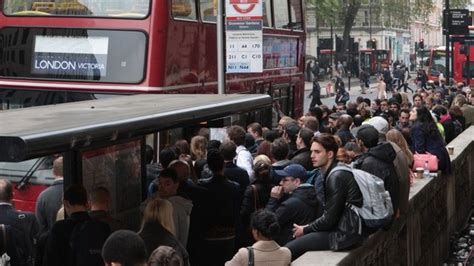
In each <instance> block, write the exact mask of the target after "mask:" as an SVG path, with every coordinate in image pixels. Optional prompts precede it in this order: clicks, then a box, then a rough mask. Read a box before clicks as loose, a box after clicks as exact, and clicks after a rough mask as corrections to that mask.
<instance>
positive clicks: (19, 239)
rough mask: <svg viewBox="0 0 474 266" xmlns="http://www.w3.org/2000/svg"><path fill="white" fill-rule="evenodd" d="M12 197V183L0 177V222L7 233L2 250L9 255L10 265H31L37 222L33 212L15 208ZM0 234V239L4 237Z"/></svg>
mask: <svg viewBox="0 0 474 266" xmlns="http://www.w3.org/2000/svg"><path fill="white" fill-rule="evenodd" d="M12 199H13V186H12V184H11V183H10V181H8V180H7V179H0V224H2V225H4V226H5V230H4V233H5V234H9V235H8V236H7V238H6V247H3V248H4V251H5V252H6V253H7V255H8V256H9V257H10V263H11V265H31V264H32V263H33V262H34V249H33V245H34V241H35V237H36V234H37V233H38V223H37V221H36V218H35V216H34V214H33V213H29V212H22V211H17V210H15V209H14V208H13V206H12ZM7 227H9V229H7ZM0 235H1V236H2V238H0V239H3V237H5V236H3V234H2V233H1V232H0ZM1 245H2V246H3V242H2V244H1ZM2 254H3V253H2ZM2 254H0V256H1V255H2ZM8 265H9V264H8Z"/></svg>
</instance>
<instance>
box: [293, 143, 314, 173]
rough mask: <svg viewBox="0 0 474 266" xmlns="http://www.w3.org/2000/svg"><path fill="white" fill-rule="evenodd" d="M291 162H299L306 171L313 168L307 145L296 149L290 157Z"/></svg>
mask: <svg viewBox="0 0 474 266" xmlns="http://www.w3.org/2000/svg"><path fill="white" fill-rule="evenodd" d="M291 162H293V163H297V164H300V165H301V166H303V167H304V168H305V169H306V170H308V171H311V170H313V168H314V167H313V163H312V162H311V151H310V150H309V148H308V147H304V148H302V149H299V150H297V151H296V152H295V154H294V155H293V158H291Z"/></svg>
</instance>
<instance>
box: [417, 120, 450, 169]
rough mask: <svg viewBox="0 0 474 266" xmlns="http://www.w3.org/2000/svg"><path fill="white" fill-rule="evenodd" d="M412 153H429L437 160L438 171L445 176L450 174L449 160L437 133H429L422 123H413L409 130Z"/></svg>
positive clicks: (441, 139)
mask: <svg viewBox="0 0 474 266" xmlns="http://www.w3.org/2000/svg"><path fill="white" fill-rule="evenodd" d="M410 132H411V142H412V146H413V152H415V153H426V152H429V153H431V154H433V155H436V157H437V158H438V160H439V161H438V169H439V170H441V171H443V173H445V174H450V173H451V160H450V158H449V154H448V151H447V150H446V146H445V144H444V141H443V138H442V137H441V134H439V132H433V133H430V132H429V131H428V129H427V127H426V126H425V125H424V124H422V123H415V124H413V126H412V128H411V131H410Z"/></svg>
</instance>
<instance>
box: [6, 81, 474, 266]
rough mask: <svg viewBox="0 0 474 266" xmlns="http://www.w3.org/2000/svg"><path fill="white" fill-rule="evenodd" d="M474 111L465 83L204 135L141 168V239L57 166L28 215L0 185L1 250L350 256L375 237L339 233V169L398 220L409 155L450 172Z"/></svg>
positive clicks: (280, 258)
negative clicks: (342, 252)
mask: <svg viewBox="0 0 474 266" xmlns="http://www.w3.org/2000/svg"><path fill="white" fill-rule="evenodd" d="M382 81H383V80H382ZM341 82H342V81H341ZM336 86H337V87H338V88H339V90H343V89H341V88H343V86H344V85H343V83H342V84H336ZM319 90H320V88H319ZM410 100H411V101H410ZM473 104H474V95H473V94H472V93H471V92H470V91H469V90H468V89H466V88H464V87H463V86H462V85H461V84H457V85H451V86H447V85H446V86H445V87H438V88H435V89H424V88H419V89H418V90H417V91H416V93H415V94H414V95H413V97H412V98H411V99H408V97H407V95H406V94H404V93H403V92H399V93H392V95H391V97H390V98H389V99H387V97H381V99H376V100H374V101H371V100H369V99H367V98H363V97H359V98H357V99H356V101H350V100H341V101H340V102H338V103H337V105H335V106H334V107H333V108H329V107H327V106H324V105H322V104H321V103H320V102H319V101H316V102H315V103H314V105H312V106H311V108H310V110H309V112H308V113H307V114H305V115H304V116H302V117H300V118H298V119H293V118H290V117H286V116H283V117H280V119H279V122H278V127H277V128H274V129H269V128H264V127H263V126H262V125H260V124H259V123H256V122H255V123H252V124H249V125H248V126H247V128H244V127H241V126H237V125H234V126H231V127H229V128H227V138H226V140H223V141H222V142H221V141H218V140H210V139H209V131H206V130H205V129H203V130H201V131H200V132H199V133H198V135H196V136H194V137H193V138H192V139H191V140H189V141H188V140H185V139H180V140H178V141H177V142H176V143H175V145H172V146H169V147H166V148H164V149H162V150H161V151H160V156H159V163H152V162H151V161H152V160H148V159H147V161H148V162H149V164H148V166H147V170H149V171H147V175H148V177H147V181H148V183H147V186H148V190H147V191H148V197H147V199H146V201H144V202H143V204H142V206H141V207H142V208H141V210H142V219H141V226H140V228H139V229H138V230H137V232H132V231H127V230H123V229H124V228H125V227H124V226H123V225H122V223H121V221H119V220H117V219H114V218H113V217H111V216H110V214H109V213H108V210H109V207H110V193H109V191H108V190H107V189H106V188H103V187H99V188H95V189H94V191H86V189H85V188H84V187H82V186H80V185H72V186H70V187H69V188H67V189H66V190H65V191H64V193H63V190H62V189H60V188H62V184H63V181H62V164H63V162H62V158H61V157H58V158H56V160H55V161H54V163H53V173H54V175H55V181H54V183H53V185H52V186H51V187H50V188H48V189H47V190H45V191H44V192H42V193H41V195H40V196H39V198H38V202H37V208H36V217H34V215H33V214H30V213H23V212H19V211H15V210H14V207H13V206H12V203H11V200H12V185H11V183H10V182H9V181H7V180H4V179H2V180H0V212H2V213H1V215H0V224H2V230H3V233H2V237H3V239H5V237H8V236H9V235H15V236H16V238H18V235H19V233H18V232H21V237H20V238H19V239H21V240H16V238H14V239H15V242H14V243H15V245H14V246H15V247H17V248H16V249H13V248H12V247H13V246H12V245H11V243H10V245H7V247H6V248H5V250H4V251H5V253H7V254H8V255H9V256H10V260H11V262H12V264H13V265H103V264H104V262H105V264H106V265H224V264H225V265H246V264H250V261H252V263H254V264H253V265H289V264H290V262H291V261H293V260H295V259H297V258H298V257H299V256H301V255H302V254H304V253H305V252H307V251H312V250H330V249H338V248H340V247H341V246H344V248H352V247H355V246H357V245H360V244H361V243H362V241H363V239H364V238H366V237H367V236H368V235H370V234H372V233H374V232H375V231H376V230H377V229H378V228H373V227H369V226H366V224H365V223H364V220H363V219H362V218H361V217H359V219H360V221H361V224H362V232H358V233H354V232H352V233H347V232H342V231H341V229H340V228H341V223H344V222H347V221H346V220H347V219H346V216H347V215H348V213H349V214H350V212H351V211H350V208H349V209H348V206H352V207H355V208H362V207H363V202H364V200H363V193H362V190H361V187H359V184H358V183H357V182H356V179H355V176H354V173H352V172H350V171H343V170H341V169H340V168H339V166H340V165H341V164H343V165H350V167H352V168H353V169H360V170H362V171H364V172H366V173H369V174H371V175H374V176H376V177H378V178H380V179H381V180H383V181H384V188H385V190H386V191H387V192H388V194H389V196H390V199H391V203H392V206H391V209H392V210H393V216H392V217H391V219H392V220H396V219H400V218H401V217H403V216H404V215H405V214H406V212H407V208H408V192H409V184H410V182H411V180H412V179H413V177H414V174H413V165H414V164H416V163H417V162H416V160H417V154H429V155H431V156H434V157H435V158H436V162H437V165H436V169H437V170H439V171H441V172H442V173H443V174H445V175H449V174H450V173H451V172H452V169H451V163H450V158H449V154H448V152H447V150H446V145H447V143H449V142H450V141H452V140H453V139H454V138H455V137H456V136H457V135H459V134H460V133H461V132H462V131H463V130H464V129H465V128H467V127H468V126H470V125H472V124H473V123H474V106H473ZM152 152H153V151H152V150H151V148H147V152H146V155H147V157H150V156H152V155H150V154H152ZM352 207H351V208H352ZM58 213H65V214H66V216H67V217H66V218H60V217H61V215H58ZM62 216H64V215H62ZM387 226H389V224H388V225H387ZM5 232H6V233H5ZM341 234H342V235H343V236H344V237H342V238H339V237H338V236H341ZM340 239H343V240H344V242H338V241H340ZM341 241H342V240H341ZM130 263H132V264H130Z"/></svg>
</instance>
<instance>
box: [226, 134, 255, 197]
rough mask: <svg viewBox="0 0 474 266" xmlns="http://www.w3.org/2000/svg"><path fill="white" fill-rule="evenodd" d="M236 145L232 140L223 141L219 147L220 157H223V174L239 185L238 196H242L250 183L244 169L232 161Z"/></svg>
mask: <svg viewBox="0 0 474 266" xmlns="http://www.w3.org/2000/svg"><path fill="white" fill-rule="evenodd" d="M236 149H237V146H235V144H234V143H233V142H232V141H229V140H227V141H224V142H223V143H222V144H221V147H220V148H219V151H220V153H221V154H222V157H224V176H225V177H227V178H228V179H229V180H231V181H234V182H236V183H237V184H239V186H240V196H241V197H243V195H244V192H245V189H246V188H247V186H248V185H249V183H250V178H249V175H248V173H247V171H245V169H243V168H240V167H238V166H237V165H236V164H235V163H234V158H235V156H236V152H235V150H236Z"/></svg>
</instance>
